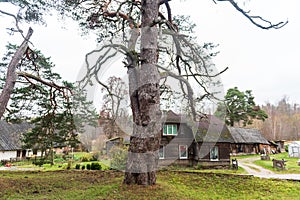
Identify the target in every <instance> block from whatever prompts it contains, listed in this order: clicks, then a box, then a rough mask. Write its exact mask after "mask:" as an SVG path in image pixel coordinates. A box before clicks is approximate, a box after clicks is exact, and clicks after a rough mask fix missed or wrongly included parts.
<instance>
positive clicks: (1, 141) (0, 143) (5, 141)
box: [0, 121, 30, 151]
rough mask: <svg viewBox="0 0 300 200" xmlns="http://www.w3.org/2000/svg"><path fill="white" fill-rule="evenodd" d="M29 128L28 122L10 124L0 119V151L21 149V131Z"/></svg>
mask: <svg viewBox="0 0 300 200" xmlns="http://www.w3.org/2000/svg"><path fill="white" fill-rule="evenodd" d="M29 129H30V124H28V123H20V124H10V123H7V122H5V121H0V151H10V150H18V149H22V144H21V140H20V136H21V133H24V132H26V131H27V130H29Z"/></svg>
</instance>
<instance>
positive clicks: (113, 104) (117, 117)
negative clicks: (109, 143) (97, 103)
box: [100, 76, 129, 139]
mask: <svg viewBox="0 0 300 200" xmlns="http://www.w3.org/2000/svg"><path fill="white" fill-rule="evenodd" d="M106 85H107V87H108V88H109V90H107V89H106V88H102V89H101V91H102V93H104V95H103V99H102V109H101V113H105V115H100V120H101V117H102V118H103V120H104V121H106V122H105V123H104V124H103V130H104V133H105V135H106V136H107V138H108V139H110V138H112V137H115V136H121V135H123V134H124V129H122V128H123V127H127V126H128V118H129V114H128V110H127V109H128V101H127V100H128V89H127V86H126V84H125V82H124V81H123V80H122V79H121V78H119V77H115V76H111V77H109V78H108V80H107V84H106ZM122 123H123V124H122Z"/></svg>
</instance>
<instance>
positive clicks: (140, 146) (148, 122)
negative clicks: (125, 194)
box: [124, 0, 162, 185]
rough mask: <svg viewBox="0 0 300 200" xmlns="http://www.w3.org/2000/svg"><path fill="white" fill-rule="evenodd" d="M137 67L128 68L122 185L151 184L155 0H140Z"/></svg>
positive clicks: (155, 125) (156, 121)
mask: <svg viewBox="0 0 300 200" xmlns="http://www.w3.org/2000/svg"><path fill="white" fill-rule="evenodd" d="M141 13H142V24H141V28H142V29H141V55H140V58H141V67H140V68H138V67H137V66H133V69H129V71H128V73H129V87H130V89H129V90H130V100H131V108H132V112H133V117H134V127H133V135H132V136H131V138H130V147H129V151H128V160H127V166H126V171H125V178H124V183H125V184H139V185H154V184H155V183H156V171H157V167H158V151H159V145H160V137H161V136H160V134H161V126H162V124H161V120H160V119H161V112H160V92H159V80H160V76H159V73H158V70H157V67H156V64H157V56H158V51H157V34H158V33H157V27H156V26H153V22H154V20H155V19H157V17H158V0H143V1H142V11H141Z"/></svg>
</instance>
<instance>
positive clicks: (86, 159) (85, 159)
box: [81, 157, 89, 162]
mask: <svg viewBox="0 0 300 200" xmlns="http://www.w3.org/2000/svg"><path fill="white" fill-rule="evenodd" d="M81 161H82V162H88V161H89V159H88V158H87V157H82V158H81Z"/></svg>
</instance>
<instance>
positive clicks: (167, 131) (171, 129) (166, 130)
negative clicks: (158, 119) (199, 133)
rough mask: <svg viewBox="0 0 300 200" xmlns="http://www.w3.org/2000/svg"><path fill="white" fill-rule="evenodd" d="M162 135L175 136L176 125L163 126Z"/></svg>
mask: <svg viewBox="0 0 300 200" xmlns="http://www.w3.org/2000/svg"><path fill="white" fill-rule="evenodd" d="M163 135H177V124H165V125H164V130H163Z"/></svg>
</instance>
